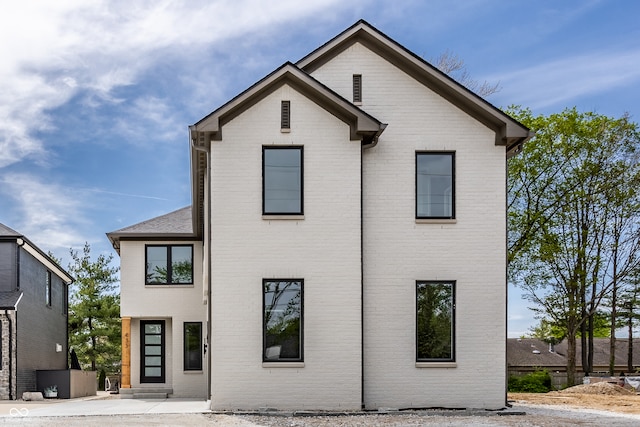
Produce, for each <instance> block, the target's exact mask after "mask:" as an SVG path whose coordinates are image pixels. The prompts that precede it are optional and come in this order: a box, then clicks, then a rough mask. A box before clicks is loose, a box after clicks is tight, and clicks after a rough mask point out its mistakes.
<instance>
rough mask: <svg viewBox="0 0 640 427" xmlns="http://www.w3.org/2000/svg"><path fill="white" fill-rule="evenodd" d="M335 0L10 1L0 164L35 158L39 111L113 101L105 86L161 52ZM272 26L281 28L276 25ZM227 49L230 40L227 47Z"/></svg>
mask: <svg viewBox="0 0 640 427" xmlns="http://www.w3.org/2000/svg"><path fill="white" fill-rule="evenodd" d="M330 6H332V7H348V6H345V5H344V4H342V3H341V2H339V0H314V1H305V2H301V1H298V0H283V1H278V2H264V1H262V0H218V1H205V0H200V1H189V2H178V1H169V0H165V1H143V2H131V1H120V0H118V1H107V0H103V1H97V2H86V1H84V0H57V1H55V2H29V1H22V2H11V4H10V5H4V6H3V11H2V14H0V39H1V40H5V41H7V40H11V42H10V43H7V42H4V43H1V44H0V58H2V61H0V77H1V78H0V93H2V94H3V99H2V104H1V105H0V117H3V120H2V121H1V122H0V168H1V167H5V166H7V165H10V164H12V163H15V162H18V161H20V160H22V159H24V158H26V157H28V158H36V159H37V158H44V157H45V151H46V150H45V145H44V143H43V141H42V140H40V139H38V138H36V137H35V136H34V133H35V131H41V130H44V129H48V128H49V127H50V126H51V123H50V118H49V116H48V111H50V110H52V109H54V108H56V107H59V106H61V105H63V104H65V103H66V102H67V101H69V100H70V99H71V97H73V96H74V95H76V94H77V93H79V92H85V93H88V95H89V97H88V99H89V101H91V102H93V104H92V103H91V102H89V103H88V104H87V106H88V107H91V106H94V105H97V104H99V103H100V102H115V103H117V102H119V101H120V100H119V99H118V98H117V97H114V96H113V93H112V91H113V89H114V88H116V87H120V86H126V85H129V84H132V83H134V82H135V81H136V78H137V77H138V76H139V75H140V73H141V72H143V71H145V70H146V69H148V68H149V67H150V66H152V65H153V64H154V63H155V62H156V61H158V60H159V59H161V58H163V57H165V56H167V55H169V56H171V55H175V56H176V58H185V57H188V55H202V54H203V52H206V51H207V49H210V48H211V45H212V44H216V43H220V42H223V41H224V40H228V39H230V38H232V37H238V36H240V35H242V34H246V33H247V32H252V31H257V30H259V29H261V28H265V27H267V28H268V27H269V26H273V27H274V28H276V27H277V26H276V24H281V23H282V22H285V21H291V20H296V19H298V18H301V17H305V16H310V15H312V14H313V13H314V12H317V11H319V10H321V9H325V8H328V7H330ZM279 28H282V27H279ZM228 48H229V49H233V46H229V47H228Z"/></svg>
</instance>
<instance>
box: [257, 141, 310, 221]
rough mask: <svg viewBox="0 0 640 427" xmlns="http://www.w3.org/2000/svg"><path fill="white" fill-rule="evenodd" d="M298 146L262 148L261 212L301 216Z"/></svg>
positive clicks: (301, 184) (299, 148)
mask: <svg viewBox="0 0 640 427" xmlns="http://www.w3.org/2000/svg"><path fill="white" fill-rule="evenodd" d="M302 152H303V150H302V147H292V146H286V147H283V146H269V147H262V213H263V214H265V215H302V214H303V194H302V188H303V182H302V181H303V179H302V178H303V170H302Z"/></svg>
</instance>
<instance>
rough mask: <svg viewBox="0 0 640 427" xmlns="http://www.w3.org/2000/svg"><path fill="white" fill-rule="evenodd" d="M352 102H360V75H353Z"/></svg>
mask: <svg viewBox="0 0 640 427" xmlns="http://www.w3.org/2000/svg"><path fill="white" fill-rule="evenodd" d="M353 102H362V74H354V75H353Z"/></svg>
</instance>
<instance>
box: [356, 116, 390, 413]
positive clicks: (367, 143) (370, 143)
mask: <svg viewBox="0 0 640 427" xmlns="http://www.w3.org/2000/svg"><path fill="white" fill-rule="evenodd" d="M386 127H387V124H386V123H380V127H379V129H378V130H377V131H376V133H374V134H373V135H370V136H369V138H368V140H366V137H363V138H362V147H361V148H360V408H361V409H362V410H363V411H364V410H365V407H366V405H365V401H364V387H365V381H364V150H366V149H369V148H373V147H375V146H376V145H378V138H379V137H380V135H381V134H382V132H383V131H384V130H385V129H386Z"/></svg>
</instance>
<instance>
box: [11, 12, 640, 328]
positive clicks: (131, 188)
mask: <svg viewBox="0 0 640 427" xmlns="http://www.w3.org/2000/svg"><path fill="white" fill-rule="evenodd" d="M638 16H640V2H634V1H597V0H593V1H589V0H580V1H578V0H573V1H562V2H559V1H507V0H502V1H500V0H476V1H473V0H466V1H457V2H452V1H451V0H442V1H440V0H430V1H423V0H416V1H380V0H370V1H367V0H352V1H343V0H306V1H299V0H279V1H277V2H276V1H274V2H266V1H261V0H233V1H231V0H208V1H200V0H190V1H160V0H158V1H151V0H149V1H133V2H132V1H121V0H114V1H106V0H104V1H92V2H87V1H86V0H57V1H55V2H37V1H15V0H10V1H7V2H5V3H3V6H2V13H1V14H0V40H2V41H1V42H0V58H2V60H0V222H2V223H4V224H5V225H7V226H9V227H11V228H13V229H15V230H18V231H19V232H21V233H23V234H25V235H26V236H27V237H28V238H30V239H31V240H32V241H33V242H34V243H36V244H37V245H38V246H39V247H41V248H42V249H44V250H45V251H52V252H53V253H54V254H55V255H56V256H58V257H61V258H63V264H64V265H65V266H66V263H67V262H68V260H69V257H68V249H69V248H75V249H81V248H82V245H83V244H84V242H85V241H86V242H89V243H90V245H91V247H92V253H93V254H94V256H95V255H97V254H98V253H106V254H109V253H114V254H115V252H113V250H112V249H111V246H110V245H109V242H108V240H107V238H106V237H105V232H108V231H113V230H116V229H119V228H122V227H125V226H128V225H131V224H135V223H137V222H140V221H143V220H145V219H148V218H152V217H154V216H157V215H161V214H164V213H167V212H170V211H173V210H175V209H178V208H181V207H184V206H187V205H190V204H191V199H190V197H191V192H190V182H189V157H188V133H187V126H188V125H190V124H193V123H195V122H196V121H198V120H199V119H201V118H202V117H204V116H205V115H207V114H208V113H209V112H211V111H213V110H214V109H216V108H217V107H218V106H220V105H221V104H223V103H224V102H226V101H227V100H228V99H230V98H231V97H233V96H235V95H237V94H238V93H239V92H241V91H242V90H244V89H245V88H247V87H248V86H250V85H251V84H253V83H254V82H255V81H257V80H258V79H260V78H262V77H263V76H265V75H266V74H268V73H269V72H271V71H272V70H274V69H275V68H277V67H278V66H280V65H281V64H282V63H284V62H285V61H297V60H298V59H300V58H302V57H303V56H304V55H305V54H307V53H309V52H310V51H312V50H314V49H316V48H317V47H319V46H320V45H322V44H323V43H325V42H326V41H328V40H329V39H330V38H332V37H333V36H335V35H337V34H338V33H339V32H341V31H342V30H344V29H346V28H347V27H349V26H350V25H352V24H353V23H354V22H356V21H357V20H358V19H360V18H363V19H366V20H367V21H368V22H370V23H371V24H372V25H374V26H376V27H377V28H378V29H379V30H381V31H382V32H384V33H385V34H387V35H388V36H390V37H391V38H393V39H395V40H396V41H397V42H399V43H400V44H402V45H403V46H405V47H406V48H408V49H410V50H411V51H413V52H414V53H416V54H417V55H420V56H422V57H423V58H425V59H427V60H430V59H433V58H436V57H437V56H438V55H440V54H441V53H442V52H445V51H447V50H448V51H450V52H453V53H455V54H456V55H458V56H459V57H460V58H462V59H463V60H464V61H465V63H466V65H467V68H468V71H469V72H470V74H471V75H472V77H473V78H475V79H476V80H480V81H484V80H487V81H489V82H500V85H501V87H502V90H501V91H500V92H498V93H497V94H494V95H492V96H490V97H489V98H488V101H490V102H491V103H493V104H494V105H496V106H498V107H504V106H508V105H511V104H518V105H522V106H526V107H529V108H531V109H532V110H533V111H534V112H535V113H542V114H550V113H553V112H558V111H561V110H563V109H564V108H565V107H571V106H577V107H578V109H580V110H583V111H587V110H589V111H596V112H598V113H600V114H606V115H610V116H620V115H622V114H623V113H625V112H628V113H629V114H630V115H631V117H632V119H633V120H634V121H640V118H639V116H640V42H639V40H640V21H639V20H638ZM114 257H115V260H116V262H117V261H118V259H117V256H115V255H114ZM526 307H527V302H525V301H522V300H521V299H520V295H519V293H518V292H517V290H513V289H510V301H509V327H508V329H509V332H508V333H509V336H519V335H521V334H523V333H525V332H526V331H527V329H528V328H529V326H530V325H532V324H533V323H534V319H533V315H532V313H531V312H530V311H529V310H527V308H526Z"/></svg>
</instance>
